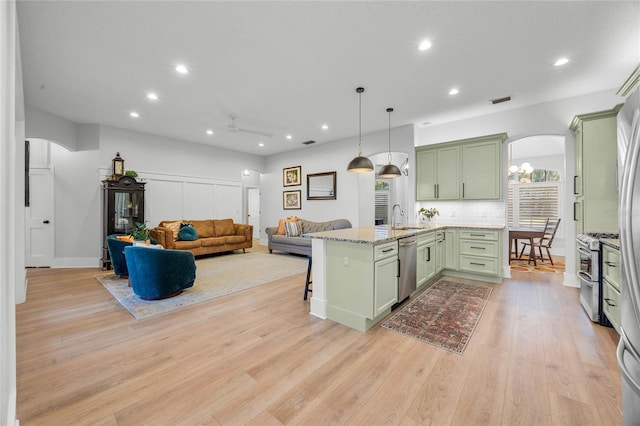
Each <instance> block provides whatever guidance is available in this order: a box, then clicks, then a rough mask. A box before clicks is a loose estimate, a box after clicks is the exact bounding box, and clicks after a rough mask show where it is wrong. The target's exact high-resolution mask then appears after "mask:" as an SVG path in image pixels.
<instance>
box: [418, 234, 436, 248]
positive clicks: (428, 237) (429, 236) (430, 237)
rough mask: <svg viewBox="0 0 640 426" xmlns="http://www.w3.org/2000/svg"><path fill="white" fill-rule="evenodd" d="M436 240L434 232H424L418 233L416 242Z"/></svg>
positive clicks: (424, 242) (422, 242) (423, 242)
mask: <svg viewBox="0 0 640 426" xmlns="http://www.w3.org/2000/svg"><path fill="white" fill-rule="evenodd" d="M435 240H436V233H435V232H425V233H424V234H418V244H419V245H422V244H426V243H430V242H432V241H435Z"/></svg>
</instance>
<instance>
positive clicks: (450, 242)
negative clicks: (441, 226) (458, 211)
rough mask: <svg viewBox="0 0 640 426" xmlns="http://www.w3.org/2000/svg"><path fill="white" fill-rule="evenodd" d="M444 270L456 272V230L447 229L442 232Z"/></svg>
mask: <svg viewBox="0 0 640 426" xmlns="http://www.w3.org/2000/svg"><path fill="white" fill-rule="evenodd" d="M444 242H445V243H444V268H445V269H451V270H453V271H457V270H458V256H459V254H458V230H457V229H455V228H449V229H445V230H444Z"/></svg>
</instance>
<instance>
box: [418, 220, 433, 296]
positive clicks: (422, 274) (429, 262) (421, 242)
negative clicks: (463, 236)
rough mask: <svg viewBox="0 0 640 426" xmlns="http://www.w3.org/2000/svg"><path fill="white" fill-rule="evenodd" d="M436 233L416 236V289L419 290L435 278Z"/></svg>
mask: <svg viewBox="0 0 640 426" xmlns="http://www.w3.org/2000/svg"><path fill="white" fill-rule="evenodd" d="M437 258H438V257H437V253H436V233H435V232H428V233H425V234H420V235H418V249H417V256H416V288H417V289H419V288H421V287H422V286H424V285H425V284H427V283H428V282H429V281H430V280H431V279H432V278H433V277H435V276H436V273H437V271H436V261H437Z"/></svg>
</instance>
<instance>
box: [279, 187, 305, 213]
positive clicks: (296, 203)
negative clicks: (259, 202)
mask: <svg viewBox="0 0 640 426" xmlns="http://www.w3.org/2000/svg"><path fill="white" fill-rule="evenodd" d="M301 195H302V191H300V190H297V191H283V192H282V208H283V209H285V210H300V209H301V208H302V203H301V200H300V199H301Z"/></svg>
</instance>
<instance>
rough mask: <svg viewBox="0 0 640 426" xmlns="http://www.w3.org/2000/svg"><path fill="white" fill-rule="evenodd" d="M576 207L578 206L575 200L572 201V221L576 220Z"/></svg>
mask: <svg viewBox="0 0 640 426" xmlns="http://www.w3.org/2000/svg"><path fill="white" fill-rule="evenodd" d="M576 207H578V202H577V201H576V202H574V203H573V221H574V222H577V221H578V214H577V211H578V209H577V208H576Z"/></svg>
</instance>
